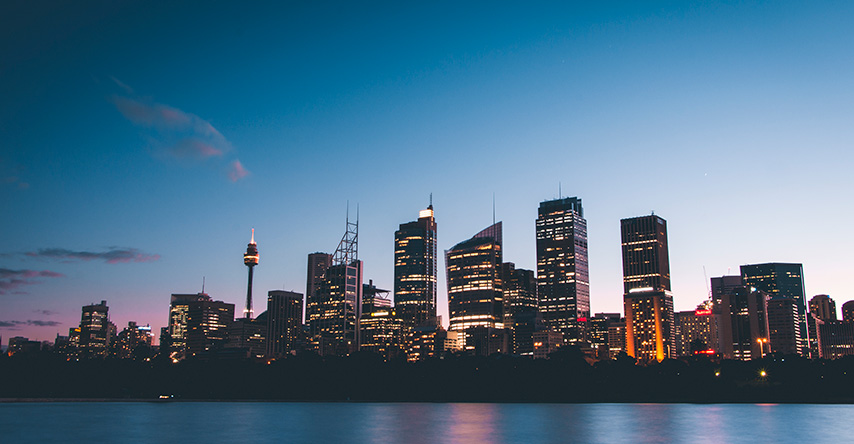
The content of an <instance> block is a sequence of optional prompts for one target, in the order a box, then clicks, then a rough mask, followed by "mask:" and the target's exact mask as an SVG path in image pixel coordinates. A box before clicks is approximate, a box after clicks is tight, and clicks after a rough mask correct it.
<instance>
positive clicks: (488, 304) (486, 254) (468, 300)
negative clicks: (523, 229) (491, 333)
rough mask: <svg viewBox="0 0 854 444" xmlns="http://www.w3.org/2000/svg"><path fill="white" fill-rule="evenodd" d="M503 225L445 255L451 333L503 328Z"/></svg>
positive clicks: (489, 228)
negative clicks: (482, 328) (473, 328)
mask: <svg viewBox="0 0 854 444" xmlns="http://www.w3.org/2000/svg"><path fill="white" fill-rule="evenodd" d="M501 237H502V233H501V222H498V223H496V224H494V225H491V226H490V227H488V228H486V229H484V230H483V231H481V232H480V233H478V234H476V235H474V237H472V238H471V239H469V240H466V241H463V242H460V243H458V244H457V245H454V247H453V248H451V249H450V250H448V251H446V252H445V266H446V267H447V281H448V282H447V283H448V311H449V314H450V318H451V319H450V327H449V328H450V330H453V331H457V330H467V329H469V328H472V327H487V328H503V327H504V299H503V294H502V285H501V263H502V260H501V258H502V254H501V245H502V239H501Z"/></svg>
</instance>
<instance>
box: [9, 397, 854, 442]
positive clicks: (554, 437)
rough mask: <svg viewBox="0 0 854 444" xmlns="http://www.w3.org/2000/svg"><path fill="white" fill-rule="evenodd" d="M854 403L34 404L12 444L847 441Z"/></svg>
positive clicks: (12, 415) (13, 430) (25, 407)
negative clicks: (43, 443) (60, 443)
mask: <svg viewBox="0 0 854 444" xmlns="http://www.w3.org/2000/svg"><path fill="white" fill-rule="evenodd" d="M852 415H854V406H852V405H816V404H705V405H699V404H444V403H275V402H168V403H155V402H152V403H148V402H33V403H2V404H0V434H2V436H3V441H4V442H15V443H30V442H32V443H36V442H86V441H98V442H123V443H150V442H295V443H302V442H305V443H309V442H312V443H313V442H317V443H342V442H354V443H355V442H359V443H362V442H374V443H408V444H420V443H425V444H426V443H478V442H493V443H511V442H512V443H518V442H526V443H532V442H544V443H552V442H584V443H597V442H602V443H610V442H642V443H666V442H695V443H696V442H700V443H705V442H708V443H712V442H714V443H727V442H760V443H761V442H794V441H802V440H810V441H813V442H845V441H847V440H848V439H849V438H850V436H852V432H854V426H852V425H851V423H850V422H848V421H846V420H845V418H850V417H852Z"/></svg>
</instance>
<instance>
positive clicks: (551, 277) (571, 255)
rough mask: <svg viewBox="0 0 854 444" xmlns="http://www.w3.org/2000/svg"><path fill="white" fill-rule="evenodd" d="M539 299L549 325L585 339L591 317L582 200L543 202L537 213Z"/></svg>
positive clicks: (568, 337) (568, 336) (575, 338)
mask: <svg viewBox="0 0 854 444" xmlns="http://www.w3.org/2000/svg"><path fill="white" fill-rule="evenodd" d="M536 233H537V298H538V300H539V310H540V312H541V313H542V314H543V321H544V322H545V324H546V326H547V327H549V328H551V329H553V330H556V331H559V332H561V333H562V334H563V335H564V338H565V339H566V340H567V341H571V342H574V341H578V340H581V339H582V336H583V328H582V327H581V325H580V324H579V321H578V319H579V318H585V319H586V318H587V317H589V316H590V279H589V276H588V265H587V221H586V220H585V219H584V209H583V208H582V206H581V199H579V198H577V197H568V198H563V199H556V200H550V201H545V202H542V203H540V207H539V210H538V215H537V226H536Z"/></svg>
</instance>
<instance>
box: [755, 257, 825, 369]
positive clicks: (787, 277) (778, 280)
mask: <svg viewBox="0 0 854 444" xmlns="http://www.w3.org/2000/svg"><path fill="white" fill-rule="evenodd" d="M741 279H742V281H743V282H744V285H745V286H747V287H749V288H755V289H757V290H760V291H764V292H766V293H768V295H769V296H771V299H772V300H778V299H791V300H793V301H794V305H795V307H796V310H797V316H791V315H790V314H789V312H788V311H787V310H778V309H776V308H777V307H781V306H782V304H784V303H782V302H778V303H773V304H771V303H769V306H772V307H775V309H774V310H769V313H768V322H769V324H774V325H776V326H777V327H778V328H784V327H783V324H786V323H789V322H794V323H795V324H794V325H791V326H787V327H785V330H786V331H787V332H790V333H792V337H791V338H789V339H787V340H789V341H794V342H796V345H795V349H797V350H798V352H799V353H801V354H803V355H806V354H808V353H809V346H808V341H807V337H808V332H807V325H806V322H805V321H806V319H807V315H806V293H805V292H804V268H803V265H801V264H786V263H779V262H773V263H765V264H751V265H742V266H741ZM777 315H782V316H783V317H782V318H781V319H776V318H777ZM777 342H778V345H782V344H779V343H780V342H781V340H780V339H778V341H777ZM771 345H772V349H773V347H774V346H775V344H773V343H772V344H771Z"/></svg>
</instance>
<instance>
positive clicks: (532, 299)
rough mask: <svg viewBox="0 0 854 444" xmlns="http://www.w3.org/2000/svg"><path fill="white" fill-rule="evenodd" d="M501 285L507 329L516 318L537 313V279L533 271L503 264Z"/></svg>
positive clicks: (512, 264) (510, 263) (509, 263)
mask: <svg viewBox="0 0 854 444" xmlns="http://www.w3.org/2000/svg"><path fill="white" fill-rule="evenodd" d="M501 284H502V288H503V290H504V321H505V323H504V324H505V325H504V326H505V328H507V327H509V326H511V325H512V324H513V319H514V317H515V316H517V315H519V314H521V313H526V312H536V311H537V306H538V303H537V278H536V277H534V271H533V270H525V269H523V268H516V264H514V263H513V262H504V263H503V264H501Z"/></svg>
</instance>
